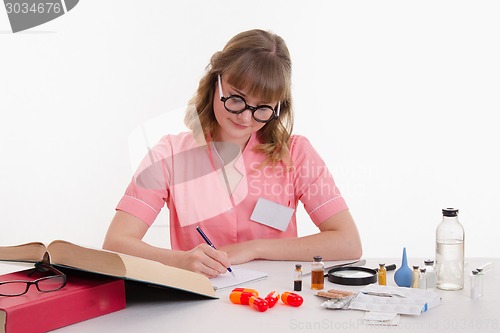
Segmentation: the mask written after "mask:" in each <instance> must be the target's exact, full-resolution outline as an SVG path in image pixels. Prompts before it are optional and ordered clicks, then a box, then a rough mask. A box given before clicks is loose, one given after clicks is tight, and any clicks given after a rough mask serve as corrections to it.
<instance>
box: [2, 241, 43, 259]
mask: <svg viewBox="0 0 500 333" xmlns="http://www.w3.org/2000/svg"><path fill="white" fill-rule="evenodd" d="M45 251H46V248H45V244H43V243H40V242H32V243H27V244H21V245H15V246H0V260H6V261H29V262H36V261H39V260H41V259H42V258H43V255H44V253H45Z"/></svg>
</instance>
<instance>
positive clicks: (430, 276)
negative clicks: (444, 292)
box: [424, 260, 436, 289]
mask: <svg viewBox="0 0 500 333" xmlns="http://www.w3.org/2000/svg"><path fill="white" fill-rule="evenodd" d="M424 264H425V280H426V281H425V283H426V289H436V271H435V270H434V260H426V261H424Z"/></svg>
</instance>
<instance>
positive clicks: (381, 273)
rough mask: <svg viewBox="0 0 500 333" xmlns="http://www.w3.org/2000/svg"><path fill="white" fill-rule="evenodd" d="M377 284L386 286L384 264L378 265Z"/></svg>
mask: <svg viewBox="0 0 500 333" xmlns="http://www.w3.org/2000/svg"><path fill="white" fill-rule="evenodd" d="M377 276H378V284H379V285H381V286H386V285H387V269H386V268H385V264H378V273H377Z"/></svg>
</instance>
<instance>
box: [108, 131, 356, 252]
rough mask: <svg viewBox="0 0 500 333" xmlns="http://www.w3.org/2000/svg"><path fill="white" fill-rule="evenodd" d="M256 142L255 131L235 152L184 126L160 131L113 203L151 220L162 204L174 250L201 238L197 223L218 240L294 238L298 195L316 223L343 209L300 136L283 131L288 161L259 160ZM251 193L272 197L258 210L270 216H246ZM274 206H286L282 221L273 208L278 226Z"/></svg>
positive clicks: (258, 197) (321, 166)
mask: <svg viewBox="0 0 500 333" xmlns="http://www.w3.org/2000/svg"><path fill="white" fill-rule="evenodd" d="M257 144H259V139H258V137H257V135H255V134H254V135H252V137H251V138H250V140H249V142H248V144H247V146H246V147H245V149H244V150H243V152H240V151H239V149H238V148H237V147H235V146H233V147H231V146H227V144H225V143H215V144H212V143H210V144H208V145H207V144H206V143H201V144H200V143H198V142H197V141H196V140H195V138H194V137H193V135H192V133H190V132H184V133H180V134H178V135H167V136H165V137H163V138H162V139H161V140H160V142H159V143H158V144H157V145H156V146H155V147H153V148H152V149H151V151H150V152H149V154H148V155H147V156H146V157H145V158H144V160H143V162H142V163H141V165H140V167H139V168H138V170H137V172H136V173H135V175H134V177H133V178H132V181H131V182H130V184H129V186H128V187H127V189H126V191H125V194H124V196H123V197H122V199H121V200H120V202H119V203H118V205H117V207H116V209H117V210H122V211H125V212H128V213H130V214H132V215H134V216H136V217H137V218H139V219H141V220H142V221H144V223H146V224H147V225H148V226H151V225H152V224H153V222H154V221H155V219H156V217H157V216H158V214H159V212H160V210H161V209H162V207H163V206H164V205H165V204H166V205H167V207H168V208H169V212H170V241H171V247H172V249H174V250H190V249H192V248H193V247H195V246H197V245H198V244H200V243H203V239H202V238H201V237H200V235H199V234H198V232H196V230H195V229H196V227H197V226H200V227H201V228H202V229H203V231H204V232H205V234H206V235H207V236H208V237H209V238H210V240H211V241H212V242H213V243H214V244H215V245H216V246H218V247H222V246H224V245H227V244H233V243H238V242H243V241H247V240H252V239H262V238H288V237H297V221H296V216H295V209H296V207H297V204H298V202H299V201H301V202H302V203H303V204H304V207H305V210H306V211H307V213H308V214H309V216H310V217H311V220H312V221H313V222H314V223H315V224H316V225H317V226H319V225H320V224H321V223H322V222H323V221H325V220H326V219H327V218H329V217H330V216H332V215H335V214H336V213H338V212H340V211H342V210H345V209H347V205H346V202H345V200H344V199H343V197H342V196H341V194H340V192H339V190H338V188H337V187H336V185H335V182H334V179H333V177H332V175H331V173H330V172H329V171H328V168H327V167H326V165H325V163H324V161H323V160H322V159H321V157H320V156H319V154H318V153H317V152H316V150H315V149H314V148H313V147H312V145H311V144H310V142H309V141H308V140H307V139H306V138H305V137H303V136H298V135H293V136H292V137H291V146H290V153H291V162H292V167H287V166H285V164H284V163H280V164H278V165H275V166H274V167H273V166H271V165H268V166H265V167H263V166H262V165H261V163H262V162H263V161H264V160H265V155H264V154H262V153H259V152H256V151H254V150H253V149H252V147H254V146H255V145H257ZM221 145H226V146H224V147H222V146H221ZM222 151H223V152H224V153H221V152H222ZM222 154H224V158H222V157H221V155H222ZM228 160H229V161H230V162H225V163H224V162H223V161H228ZM264 199H265V200H264ZM259 200H263V201H267V202H271V203H272V205H271V206H265V207H266V209H265V211H264V212H263V211H262V209H260V210H261V211H260V212H259V213H260V215H262V214H263V215H266V216H267V219H268V220H269V222H270V223H262V221H259V222H256V221H255V218H254V220H252V214H253V213H254V210H256V205H257V202H258V201H259ZM274 210H276V215H273V214H274V212H273V211H274ZM278 211H279V212H283V211H285V212H289V213H290V215H289V216H290V217H289V218H286V219H285V221H283V217H282V216H281V215H280V216H281V217H280V218H279V219H281V220H282V221H281V224H282V227H281V228H278V227H275V226H274V225H273V223H274V221H273V216H278V215H279V214H278ZM285 215H286V214H285ZM277 219H278V218H277ZM283 223H284V227H283Z"/></svg>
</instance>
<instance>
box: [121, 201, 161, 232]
mask: <svg viewBox="0 0 500 333" xmlns="http://www.w3.org/2000/svg"><path fill="white" fill-rule="evenodd" d="M116 210H122V211H124V212H127V213H129V214H132V215H134V216H135V217H137V218H138V219H140V220H142V221H143V222H144V223H146V224H147V225H148V226H151V225H152V224H153V222H154V220H155V219H156V217H157V216H158V214H159V212H157V211H156V210H155V209H154V208H153V207H151V206H150V205H148V204H147V203H145V202H144V201H141V200H139V199H137V198H134V197H131V196H128V195H124V196H123V197H122V198H121V200H120V202H119V203H118V205H117V206H116Z"/></svg>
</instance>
